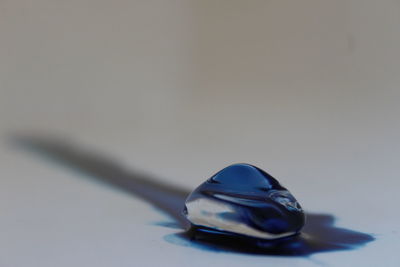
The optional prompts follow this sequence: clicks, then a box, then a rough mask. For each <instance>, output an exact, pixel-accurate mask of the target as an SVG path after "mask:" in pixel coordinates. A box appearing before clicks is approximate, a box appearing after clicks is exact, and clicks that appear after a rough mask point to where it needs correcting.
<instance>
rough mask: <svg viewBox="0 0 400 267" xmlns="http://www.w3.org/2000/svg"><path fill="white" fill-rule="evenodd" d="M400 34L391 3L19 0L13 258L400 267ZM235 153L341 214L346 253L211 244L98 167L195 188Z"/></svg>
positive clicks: (5, 70)
mask: <svg viewBox="0 0 400 267" xmlns="http://www.w3.org/2000/svg"><path fill="white" fill-rule="evenodd" d="M399 26H400V4H399V3H398V2H394V1H386V0H384V1H379V2H377V1H364V0H362V1H361V0H354V1H348V0H346V1H344V0H343V1H331V2H327V1H311V0H306V1H281V0H279V1H230V0H229V1H228V0H227V1H192V0H191V1H186V0H185V1H184V0H177V1H172V0H168V1H164V0H154V1H122V0H116V1H94V0H79V1H75V0H72V1H51V0H38V1H27V0H13V1H2V3H0V38H1V46H0V58H1V60H0V131H1V140H2V143H1V146H0V216H1V217H0V266H2V267H3V266H4V267H22V266H32V267H33V266H38V267H39V266H40V267H47V266H48V267H54V266H58V267H63V266H96V267H101V266H248V267H250V266H320V265H323V266H399V264H400V256H399V253H398V251H399V249H400V242H399V241H400V239H399V230H400V216H399V212H398V203H399V201H400V197H399V194H398V188H399V186H400V182H399V173H400V169H399V166H400V165H399V159H400V143H399V136H400V124H399V114H400V105H399V100H400V89H399V88H400V87H399V85H400V53H399V47H400V27H399ZM16 134H19V135H21V134H23V135H29V136H31V135H35V136H40V137H41V138H45V139H46V140H50V139H51V140H53V138H56V139H57V140H58V141H57V142H58V144H62V145H65V146H67V148H68V149H71V147H72V148H73V149H74V151H75V152H76V153H77V154H75V155H76V156H77V158H78V159H79V156H78V155H81V156H80V157H82V158H80V160H81V161H80V162H82V160H83V162H86V163H87V162H88V161H89V162H91V160H92V161H94V160H98V162H97V161H96V162H95V166H96V168H95V169H94V170H93V169H90V170H86V172H85V170H82V169H80V167H79V164H77V162H76V161H74V160H69V161H67V162H59V161H55V160H54V159H53V158H52V157H49V156H43V155H42V154H41V153H39V152H38V151H35V150H29V149H27V147H26V146H25V147H24V146H21V145H20V146H17V145H15V143H12V142H11V139H12V136H14V137H15V135H16ZM68 149H67V150H68ZM61 154H62V153H61ZM53 156H54V155H53ZM99 159H101V160H99ZM78 162H79V161H78ZM236 162H248V163H252V164H255V165H257V166H259V167H260V168H263V169H265V170H266V171H268V172H269V173H271V174H272V175H273V176H274V177H276V178H277V179H278V180H279V181H280V182H281V183H282V184H283V185H285V186H286V187H287V188H288V189H289V190H290V191H291V192H292V193H293V194H294V195H295V196H296V198H297V199H298V200H299V202H300V203H301V205H302V206H303V208H304V209H305V210H306V211H307V212H308V213H313V214H325V215H324V216H325V217H326V218H328V219H330V220H332V223H333V225H331V226H330V227H328V228H327V232H326V233H325V235H326V236H325V237H326V238H327V236H330V237H329V238H327V239H328V240H326V242H328V243H329V242H331V243H332V244H331V245H337V246H339V247H340V248H338V249H334V250H322V251H312V252H310V253H309V255H298V256H287V255H271V254H270V253H267V252H266V253H265V254H258V255H253V254H246V253H239V252H233V251H226V250H223V249H220V250H212V249H207V247H204V246H200V245H198V244H197V243H194V242H191V241H190V240H187V239H184V238H180V237H179V235H176V234H177V233H180V232H182V230H181V229H179V225H178V226H177V227H176V223H174V219H173V218H172V217H171V216H169V215H168V214H167V213H166V212H165V211H162V210H160V209H157V208H155V207H154V205H152V203H151V202H149V201H146V200H144V199H143V198H139V197H138V196H137V194H135V192H132V190H131V191H129V190H124V189H123V188H118V187H112V186H110V185H108V184H106V183H100V182H99V179H98V178H99V177H97V176H100V177H101V176H102V175H104V176H106V177H103V178H107V179H112V178H113V176H117V177H119V178H121V177H125V178H127V177H132V179H134V177H136V176H137V175H139V176H140V177H145V178H144V179H145V180H146V179H148V180H149V181H150V180H151V181H156V183H155V184H167V185H170V186H171V187H172V188H183V190H184V191H187V192H189V191H190V190H192V189H194V188H195V187H196V186H197V185H199V184H200V183H202V182H203V181H204V180H205V179H207V178H209V176H211V175H212V174H213V173H215V172H216V171H218V170H220V169H222V168H223V167H225V166H227V165H229V164H231V163H236ZM60 163H61V164H60ZM92 163H93V162H92ZM110 164H111V165H110ZM102 166H104V167H103V169H102ZM115 166H118V168H117V169H114V171H115V172H113V171H109V170H110V168H111V167H115ZM111 169H112V168H111ZM98 170H102V172H100V175H99V172H98ZM121 170H123V172H121ZM147 189H149V188H146V190H147ZM133 191H134V190H133ZM168 192H170V193H171V192H172V191H168V190H167V191H166V192H164V193H166V194H167V193H168ZM156 195H159V196H161V195H162V192H159V193H157V194H156ZM175 196H176V195H175ZM170 197H174V195H173V194H172V193H171V194H170ZM178 199H179V197H178ZM314 216H315V215H314ZM338 228H340V229H338ZM329 229H330V230H331V232H329V231H328V230H329ZM334 231H337V232H334ZM332 233H337V234H338V235H337V239H336V240H334V241H333V240H332ZM317 238H319V239H320V240H321V239H322V241H323V240H324V235H321V236H318V237H317ZM349 244H351V245H349ZM342 246H344V247H342ZM346 247H347V248H351V249H345V248H346ZM314 252H315V253H314Z"/></svg>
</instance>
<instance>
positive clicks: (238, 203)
mask: <svg viewBox="0 0 400 267" xmlns="http://www.w3.org/2000/svg"><path fill="white" fill-rule="evenodd" d="M183 214H184V215H185V216H186V218H187V219H188V220H189V221H190V223H191V224H192V226H193V227H194V228H196V229H198V230H199V231H207V232H210V231H212V232H218V233H222V234H227V235H240V236H246V237H252V238H260V239H268V240H271V239H278V238H284V237H288V236H293V235H296V234H298V233H299V231H300V230H301V228H302V227H303V226H304V223H305V215H304V212H303V210H302V208H301V206H300V204H299V203H298V202H297V200H296V199H295V198H294V197H293V195H292V194H291V193H290V192H289V191H288V190H287V189H286V188H285V187H283V186H282V185H280V183H279V182H278V181H277V180H276V179H275V178H273V177H272V176H271V175H269V174H268V173H266V172H264V171H263V170H261V169H259V168H257V167H255V166H252V165H249V164H234V165H231V166H228V167H226V168H225V169H223V170H221V171H220V172H218V173H217V174H215V175H214V176H212V177H211V178H210V179H208V180H207V181H205V182H204V183H203V184H201V185H200V186H199V187H198V188H196V189H195V190H194V191H193V192H192V193H191V194H190V195H189V197H188V198H187V199H186V202H185V208H184V211H183Z"/></svg>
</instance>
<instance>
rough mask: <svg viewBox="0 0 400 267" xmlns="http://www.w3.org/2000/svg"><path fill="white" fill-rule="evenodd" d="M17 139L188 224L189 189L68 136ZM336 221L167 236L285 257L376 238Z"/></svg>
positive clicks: (321, 218) (314, 217)
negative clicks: (275, 233)
mask: <svg viewBox="0 0 400 267" xmlns="http://www.w3.org/2000/svg"><path fill="white" fill-rule="evenodd" d="M13 141H14V142H13V143H14V144H17V145H18V146H19V147H22V148H24V149H28V150H30V151H32V152H35V153H38V154H40V155H42V156H44V157H46V158H47V159H49V160H52V161H54V162H56V163H58V164H62V165H64V166H66V167H70V168H73V169H75V170H79V171H80V172H81V173H83V174H85V175H86V176H88V177H90V178H92V179H95V180H97V181H101V182H102V183H104V184H107V185H110V186H113V187H115V188H117V189H120V190H122V191H125V192H127V193H129V194H132V195H134V196H137V197H140V198H141V199H143V200H145V201H147V202H149V203H150V204H152V205H153V206H155V207H156V208H158V209H160V210H162V211H163V212H165V213H166V214H168V215H169V216H171V217H172V218H173V219H174V220H175V222H167V223H162V222H160V223H157V225H162V226H170V225H171V224H172V225H175V227H176V226H179V227H180V228H181V229H188V228H189V223H188V222H187V220H186V219H185V218H184V216H183V215H182V214H181V211H182V209H183V206H184V201H185V199H186V196H187V195H188V194H189V192H188V191H186V190H184V189H179V188H177V187H175V186H171V185H168V184H165V183H163V182H161V181H160V180H157V179H155V178H153V177H151V176H148V175H145V174H141V173H139V172H135V171H132V170H127V169H125V168H124V167H123V166H120V165H119V164H117V163H116V162H113V160H111V159H108V158H106V157H103V156H101V155H98V154H97V153H94V152H90V151H87V150H85V149H83V148H81V147H79V148H78V147H77V146H74V145H72V144H69V143H68V142H65V141H64V140H57V139H48V138H38V137H30V136H29V137H26V136H25V137H21V136H20V137H15V138H13ZM334 222H335V219H334V217H333V216H332V215H330V214H316V213H307V220H306V225H305V227H304V229H303V230H302V234H301V235H298V236H294V237H289V238H284V239H279V240H276V241H260V240H257V239H249V238H239V237H236V236H227V235H223V236H222V235H218V234H215V233H205V232H199V231H196V230H195V229H193V228H192V229H190V230H188V231H186V232H183V233H179V234H174V235H168V236H166V237H165V238H164V239H165V240H166V241H168V242H170V243H174V244H178V245H183V246H193V247H197V248H201V249H207V250H213V251H229V252H238V253H248V254H261V255H281V256H309V255H311V254H313V253H318V252H329V251H337V250H349V249H355V248H357V247H359V246H362V245H364V244H366V243H368V242H371V241H373V240H374V238H373V237H372V236H371V235H368V234H365V233H361V232H357V231H353V230H350V229H345V228H338V227H335V226H334Z"/></svg>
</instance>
